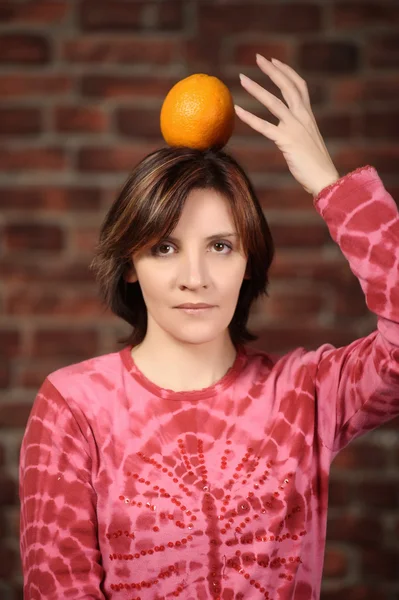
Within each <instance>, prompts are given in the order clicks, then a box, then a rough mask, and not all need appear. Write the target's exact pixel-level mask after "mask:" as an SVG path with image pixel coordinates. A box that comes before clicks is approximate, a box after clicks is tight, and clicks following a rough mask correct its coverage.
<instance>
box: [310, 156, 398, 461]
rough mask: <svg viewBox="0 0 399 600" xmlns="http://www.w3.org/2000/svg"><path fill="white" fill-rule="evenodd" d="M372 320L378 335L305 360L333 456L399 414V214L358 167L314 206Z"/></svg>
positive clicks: (373, 176)
mask: <svg viewBox="0 0 399 600" xmlns="http://www.w3.org/2000/svg"><path fill="white" fill-rule="evenodd" d="M314 204H315V207H316V209H317V210H318V212H319V213H320V214H321V216H322V217H323V218H324V219H325V221H326V224H327V226H328V228H329V231H330V234H331V237H332V238H333V239H334V240H335V241H336V242H337V243H338V244H339V246H340V248H341V251H342V252H343V254H344V256H345V257H346V258H347V260H348V261H349V266H350V268H351V270H352V272H353V273H354V275H355V276H356V277H357V278H358V279H359V283H360V285H361V287H362V290H363V292H364V294H365V299H366V303H367V306H368V308H369V309H370V310H371V311H372V312H374V313H375V314H376V315H377V317H378V320H377V330H376V331H374V332H373V333H371V334H370V335H368V336H367V337H365V338H362V339H358V340H356V341H354V342H353V343H352V344H350V345H348V346H346V347H342V348H334V347H333V346H331V345H329V344H325V345H323V346H321V347H320V348H319V349H318V350H316V351H314V352H312V353H309V354H308V355H307V359H306V360H307V361H308V367H309V369H310V371H311V374H312V377H313V378H314V381H315V386H316V395H317V397H316V400H317V410H318V413H319V432H320V435H321V438H322V441H323V443H324V444H325V445H326V446H327V447H329V448H330V450H332V451H333V452H334V453H337V452H338V451H339V450H340V449H341V448H343V447H344V446H345V445H346V444H347V443H348V442H349V441H351V440H352V439H354V438H355V437H357V436H359V435H361V434H362V433H365V432H367V431H370V430H371V429H374V428H375V427H378V426H379V425H381V424H382V423H384V422H385V421H388V420H389V419H392V418H394V417H395V416H397V415H398V414H399V215H398V209H397V206H396V204H395V202H394V201H393V199H392V197H391V195H390V194H389V193H388V192H387V191H386V189H385V188H384V185H383V183H382V182H381V179H380V177H379V176H378V174H377V172H376V170H375V169H374V168H373V167H371V166H365V167H362V168H359V169H356V171H353V172H352V173H349V174H348V175H346V176H345V177H343V178H341V179H340V180H338V181H337V182H336V183H334V184H332V185H331V186H329V187H327V188H325V189H324V190H322V191H321V192H320V194H319V195H318V196H317V197H316V198H315V199H314Z"/></svg>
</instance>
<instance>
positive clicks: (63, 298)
mask: <svg viewBox="0 0 399 600" xmlns="http://www.w3.org/2000/svg"><path fill="white" fill-rule="evenodd" d="M4 313H5V314H9V315H31V316H34V315H51V316H52V317H54V316H58V317H64V316H70V317H73V316H75V315H77V316H85V317H89V318H95V317H100V316H102V315H103V314H104V307H103V305H102V304H101V301H100V299H99V297H98V294H97V290H95V289H93V290H92V291H84V290H79V291H78V290H73V289H68V288H66V289H62V288H61V289H60V288H59V287H57V289H56V290H50V289H37V288H32V286H25V287H21V286H19V287H17V288H16V289H15V291H13V292H12V293H10V294H8V295H7V296H6V298H5V302H4Z"/></svg>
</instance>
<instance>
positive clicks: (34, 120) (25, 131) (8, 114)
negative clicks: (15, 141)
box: [0, 108, 43, 136]
mask: <svg viewBox="0 0 399 600" xmlns="http://www.w3.org/2000/svg"><path fill="white" fill-rule="evenodd" d="M42 128H43V127H42V114H41V111H40V110H39V109H38V108H0V135H5V136H14V135H29V134H30V135H32V134H36V133H39V132H41V131H42Z"/></svg>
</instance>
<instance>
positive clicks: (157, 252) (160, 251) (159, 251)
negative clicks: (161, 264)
mask: <svg viewBox="0 0 399 600" xmlns="http://www.w3.org/2000/svg"><path fill="white" fill-rule="evenodd" d="M168 248H172V246H171V245H170V244H159V245H158V246H154V248H152V250H151V253H152V254H153V255H154V256H169V255H170V254H171V253H170V252H167V251H166V252H164V250H165V249H168Z"/></svg>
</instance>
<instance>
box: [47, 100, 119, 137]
mask: <svg viewBox="0 0 399 600" xmlns="http://www.w3.org/2000/svg"><path fill="white" fill-rule="evenodd" d="M108 126H109V118H108V115H107V114H106V113H104V111H103V110H102V109H101V108H98V107H95V106H59V107H57V108H56V109H55V111H54V127H55V129H56V131H59V132H61V133H63V132H77V133H84V132H87V133H101V132H103V131H106V130H107V129H108Z"/></svg>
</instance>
